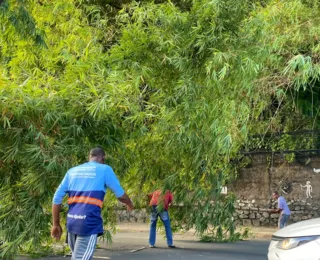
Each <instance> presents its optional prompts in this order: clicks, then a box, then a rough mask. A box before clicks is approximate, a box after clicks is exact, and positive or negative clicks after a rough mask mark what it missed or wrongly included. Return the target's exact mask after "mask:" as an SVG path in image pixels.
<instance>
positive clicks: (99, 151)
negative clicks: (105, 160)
mask: <svg viewBox="0 0 320 260" xmlns="http://www.w3.org/2000/svg"><path fill="white" fill-rule="evenodd" d="M90 156H91V157H96V156H101V157H104V156H106V153H105V152H104V150H103V149H102V148H101V147H96V148H93V149H92V150H91V151H90Z"/></svg>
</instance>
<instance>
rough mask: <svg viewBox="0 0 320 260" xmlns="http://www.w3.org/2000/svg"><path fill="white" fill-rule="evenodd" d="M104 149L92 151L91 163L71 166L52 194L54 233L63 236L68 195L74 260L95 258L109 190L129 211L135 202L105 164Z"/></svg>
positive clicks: (69, 233)
mask: <svg viewBox="0 0 320 260" xmlns="http://www.w3.org/2000/svg"><path fill="white" fill-rule="evenodd" d="M104 160H105V152H104V150H103V149H102V148H94V149H92V150H91V151H90V156H89V162H87V163H84V164H81V165H79V166H76V167H73V168H71V169H70V170H69V171H68V172H67V173H66V175H65V176H64V178H63V180H62V182H61V183H60V185H59V187H58V189H57V190H56V192H55V194H54V197H53V205H52V217H53V226H52V230H51V236H52V237H53V238H55V239H60V237H61V234H62V228H61V225H60V209H61V203H62V200H63V198H64V196H65V195H66V194H68V204H69V211H68V215H67V230H68V244H69V246H70V248H71V251H72V260H80V259H81V260H90V259H92V256H93V253H94V249H95V246H96V243H97V237H98V235H99V234H102V233H103V222H102V217H101V208H102V205H103V199H104V196H105V193H106V189H107V188H109V189H111V190H112V191H113V193H114V194H115V196H116V197H117V198H118V200H119V201H121V202H122V203H125V204H126V205H127V207H128V210H132V209H133V204H132V202H131V200H130V198H129V197H128V195H127V194H126V193H125V192H124V190H123V188H122V187H121V185H120V182H119V180H118V178H117V176H116V175H115V174H114V172H113V170H112V168H111V167H110V166H108V165H106V164H104Z"/></svg>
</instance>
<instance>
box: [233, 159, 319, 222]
mask: <svg viewBox="0 0 320 260" xmlns="http://www.w3.org/2000/svg"><path fill="white" fill-rule="evenodd" d="M314 168H315V169H319V168H320V157H319V156H309V157H308V156H300V157H299V156H297V157H296V160H295V161H294V162H293V163H288V162H287V161H286V160H284V158H283V156H281V155H273V156H272V155H271V154H268V155H255V156H252V157H251V163H250V164H249V165H248V167H247V168H244V169H242V170H241V171H240V173H239V176H238V178H237V180H236V181H235V182H234V183H233V184H231V185H230V186H229V187H228V190H231V191H233V192H235V194H236V195H237V198H238V200H237V203H236V208H237V214H236V215H235V218H236V220H237V223H239V224H243V225H255V226H259V225H261V226H268V225H272V226H273V225H277V220H278V214H269V213H268V212H267V209H269V208H275V207H276V202H275V201H273V200H272V193H273V191H275V190H277V191H279V192H280V193H281V195H282V196H283V197H284V198H285V199H286V200H287V203H288V206H289V208H290V210H291V211H292V215H291V218H290V222H297V221H301V220H304V219H310V218H314V217H319V216H320V210H319V209H320V203H319V201H320V173H316V172H315V171H314V170H313V169H314ZM308 189H309V191H310V192H308Z"/></svg>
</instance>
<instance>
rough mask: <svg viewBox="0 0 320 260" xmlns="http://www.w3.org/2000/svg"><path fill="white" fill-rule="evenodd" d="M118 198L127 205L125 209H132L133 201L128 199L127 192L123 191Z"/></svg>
mask: <svg viewBox="0 0 320 260" xmlns="http://www.w3.org/2000/svg"><path fill="white" fill-rule="evenodd" d="M118 200H119V201H120V202H122V203H124V204H126V205H127V209H128V210H129V211H131V210H133V203H132V201H131V200H130V198H129V196H128V195H127V193H124V194H123V195H122V196H121V197H119V198H118Z"/></svg>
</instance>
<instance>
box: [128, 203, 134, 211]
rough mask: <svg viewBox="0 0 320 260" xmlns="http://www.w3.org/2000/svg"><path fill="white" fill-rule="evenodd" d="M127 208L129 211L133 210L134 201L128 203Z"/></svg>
mask: <svg viewBox="0 0 320 260" xmlns="http://www.w3.org/2000/svg"><path fill="white" fill-rule="evenodd" d="M127 210H128V211H131V210H133V204H132V203H131V204H130V205H127Z"/></svg>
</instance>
